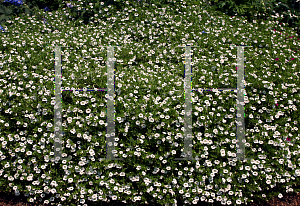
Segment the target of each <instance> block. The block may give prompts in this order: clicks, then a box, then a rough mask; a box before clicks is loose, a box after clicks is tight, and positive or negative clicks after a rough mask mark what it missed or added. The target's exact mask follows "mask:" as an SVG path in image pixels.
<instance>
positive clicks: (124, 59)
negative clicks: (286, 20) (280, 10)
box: [0, 1, 300, 205]
mask: <svg viewBox="0 0 300 206" xmlns="http://www.w3.org/2000/svg"><path fill="white" fill-rule="evenodd" d="M64 3H65V2H64ZM66 4H67V7H66V8H63V9H61V10H59V11H56V12H50V11H47V18H44V19H41V18H37V17H36V16H33V17H30V16H29V15H24V16H22V17H17V18H15V19H13V20H11V21H9V23H13V26H7V27H5V28H7V31H6V32H4V33H3V35H1V37H0V38H1V42H2V44H1V45H0V47H1V49H0V57H1V58H0V68H1V69H0V95H1V98H0V158H1V161H0V164H1V166H0V179H1V182H3V183H4V185H6V186H7V188H5V189H7V191H8V190H11V189H13V190H14V191H15V194H16V195H18V194H20V191H22V192H24V193H25V194H26V195H27V197H28V200H29V201H30V202H33V201H41V202H43V203H44V204H49V203H55V204H56V205H72V204H74V202H75V201H76V204H77V203H78V202H79V203H80V204H82V205H89V203H91V202H92V201H94V202H96V201H104V202H112V201H122V202H124V203H126V204H128V205H141V204H144V203H148V204H149V205H159V204H161V205H166V204H169V205H171V204H177V205H184V204H188V205H192V204H197V203H199V204H201V202H202V201H205V202H210V203H215V202H218V203H219V202H220V203H221V204H222V205H226V204H227V205H233V204H236V205H244V204H245V203H246V202H250V201H251V200H253V199H264V198H266V196H267V195H266V194H267V192H268V189H269V188H273V187H274V186H275V185H276V184H277V185H278V184H279V183H280V184H285V185H286V191H288V192H290V191H292V190H293V188H292V186H291V185H292V184H293V183H294V182H297V181H299V176H300V170H299V169H297V168H298V167H299V163H298V162H297V160H298V159H299V158H300V157H299V156H300V155H299V153H298V150H299V148H298V146H297V145H299V141H300V140H299V131H298V127H299V126H298V124H299V120H298V117H299V106H298V105H300V104H299V100H300V99H299V95H298V94H299V90H300V88H299V82H300V81H299V64H298V63H297V62H298V61H299V56H298V55H297V52H296V51H299V49H300V48H299V38H297V36H296V34H295V32H294V31H293V30H290V29H288V28H286V27H285V25H284V24H283V25H280V24H278V22H277V21H276V19H275V21H274V22H273V21H263V22H262V23H261V24H258V23H257V22H256V21H253V22H247V21H246V20H245V19H243V18H236V17H234V16H233V17H230V16H226V15H218V14H216V13H213V12H208V11H207V10H204V9H201V5H200V6H199V5H198V4H189V3H188V2H182V3H180V4H179V5H176V7H175V8H172V7H156V6H155V5H152V6H151V5H150V6H149V7H145V8H144V7H141V8H140V7H138V8H134V7H132V6H129V5H128V4H129V3H128V2H125V3H124V4H125V5H126V8H124V9H122V10H120V11H116V10H115V8H114V6H112V5H108V6H107V7H104V2H100V5H102V6H103V8H101V9H100V10H99V12H98V13H96V14H95V15H94V17H93V19H92V20H91V21H90V23H89V24H88V25H82V24H80V23H82V21H80V22H75V21H72V16H71V14H70V12H71V11H70V10H71V9H70V8H71V7H72V6H73V5H74V6H75V7H77V6H78V8H80V7H81V8H80V9H82V10H84V9H86V10H89V9H92V8H93V7H94V6H95V4H96V3H89V4H88V5H85V4H84V2H82V1H78V2H77V1H76V2H74V4H73V5H71V4H69V3H66ZM83 4H84V6H85V8H82V7H83ZM142 8H144V9H142ZM46 10H47V9H46ZM46 10H45V8H44V10H42V11H41V15H42V14H44V12H45V11H46ZM100 17H101V18H100ZM68 18H69V19H70V21H69V20H66V19H68ZM104 19H105V20H104ZM51 26H53V28H56V29H55V30H53V29H52V28H51ZM0 29H3V28H2V27H0ZM41 32H43V33H41ZM21 34H22V35H21ZM25 34H26V35H25ZM283 34H284V35H283ZM287 36H291V37H293V38H285V37H287ZM13 37H16V38H13ZM57 45H58V46H62V47H61V50H60V52H61V53H58V54H57V50H55V49H54V47H55V46H57ZM186 45H193V46H194V47H191V50H190V57H191V59H190V62H191V65H190V66H191V67H190V68H191V77H192V78H191V80H192V81H191V88H193V89H194V90H193V91H192V92H191V95H189V94H188V93H187V92H186V88H188V87H187V86H188V85H187V84H189V79H188V81H185V80H186V79H187V78H188V76H187V75H186V72H187V71H186V69H187V68H188V67H187V62H188V61H189V59H187V58H186V55H187V56H189V55H188V54H187V53H188V52H187V53H185V51H186V49H187V48H188V47H186ZM233 45H248V46H249V47H246V46H245V47H244V49H243V51H244V53H243V56H244V60H243V61H244V63H243V64H244V80H243V83H244V86H245V87H244V125H245V131H244V132H245V135H244V136H245V139H244V140H245V142H244V143H245V144H244V146H245V150H244V151H245V157H246V158H249V159H246V160H244V161H239V160H238V159H237V144H238V143H237V132H238V131H236V130H237V128H238V127H237V124H238V121H239V120H238V117H237V116H238V113H237V112H238V111H237V110H238V108H237V106H236V104H237V93H236V90H237V89H236V88H237V78H238V75H237V73H238V71H239V70H238V69H239V66H238V65H237V59H238V55H237V51H238V50H237V47H235V46H233ZM109 46H115V47H114V48H113V49H112V50H109V49H111V48H110V47H109ZM109 51H110V52H111V51H113V54H114V58H113V61H114V64H113V65H114V66H113V69H112V70H113V71H112V72H111V71H110V70H109V68H110V67H109V66H108V65H109V64H108V63H107V62H109V61H107V55H108V53H109ZM59 58H61V62H59ZM57 65H59V66H60V69H61V73H62V74H61V76H60V73H58V74H56V73H55V72H57V70H56V68H57V67H56V66H57ZM112 74H113V76H114V77H111V76H112ZM109 77H111V78H109ZM54 78H55V79H54ZM109 79H112V81H114V85H113V90H114V96H113V100H110V98H109V97H108V95H107V94H108V92H107V91H106V88H111V87H110V86H111V85H112V84H111V85H109ZM59 81H61V87H62V88H61V96H58V98H56V93H55V91H57V88H56V90H55V87H54V85H56V84H55V83H58V82H59ZM220 88H225V89H220ZM226 89H227V90H226ZM91 90H93V91H91ZM57 99H59V100H60V101H61V104H60V105H61V108H62V110H61V112H60V114H61V122H62V124H61V125H62V130H63V132H62V134H63V136H62V156H63V157H64V158H66V157H72V159H70V160H62V161H60V162H59V164H56V163H55V161H54V160H53V158H54V156H55V153H54V151H55V147H54V145H55V144H54V140H55V139H56V138H57V136H56V135H55V131H56V130H55V128H56V127H57V126H56V125H55V123H54V118H53V117H54V113H55V112H54V111H55V105H56V103H57V102H56V101H57ZM188 102H191V103H192V113H191V119H192V141H191V143H189V144H190V145H188V146H190V147H192V156H193V158H194V160H193V161H190V160H182V161H177V160H176V158H180V157H183V156H184V147H185V146H186V145H185V141H184V140H185V138H187V137H186V133H185V132H186V127H185V122H186V116H189V115H186V114H187V112H186V105H187V103H188ZM109 105H110V106H111V105H113V107H114V109H115V114H114V115H111V114H108V113H107V110H108V106H109ZM109 115H110V116H109ZM108 116H109V117H110V118H111V116H112V119H114V128H115V136H114V142H113V145H114V146H115V148H114V155H115V157H117V158H123V159H124V160H123V161H121V160H115V161H105V157H106V155H107V151H108V145H110V144H111V143H108V142H107V141H106V140H107V137H108V134H107V129H108V127H107V125H108V119H109V117H108ZM239 118H241V117H239ZM16 180H17V181H16ZM1 184H2V183H1ZM280 192H281V191H276V192H275V193H274V194H273V195H275V196H280V197H281V196H282V194H281V193H280ZM99 204H101V203H99Z"/></svg>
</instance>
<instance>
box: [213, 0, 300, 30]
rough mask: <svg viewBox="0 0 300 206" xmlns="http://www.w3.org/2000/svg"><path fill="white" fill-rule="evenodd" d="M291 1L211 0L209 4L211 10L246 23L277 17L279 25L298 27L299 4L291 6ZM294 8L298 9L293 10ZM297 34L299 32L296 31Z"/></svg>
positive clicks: (299, 21) (299, 20) (299, 22)
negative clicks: (243, 20)
mask: <svg viewBox="0 0 300 206" xmlns="http://www.w3.org/2000/svg"><path fill="white" fill-rule="evenodd" d="M293 3H294V1H293V0H283V1H279V0H255V1H253V0H242V1H241V0H230V1H228V0H212V1H211V2H209V4H210V6H211V8H212V9H213V10H215V11H221V12H223V13H225V14H227V15H228V16H234V15H237V16H239V17H241V16H244V17H245V18H246V19H247V20H248V21H253V20H254V19H256V20H261V19H269V18H270V19H272V20H273V18H274V17H272V16H276V14H278V15H279V17H278V20H279V23H288V24H289V27H293V28H295V27H297V28H298V27H299V24H300V19H299V17H291V15H293V14H294V15H297V16H300V10H299V3H297V4H298V5H293ZM295 6H296V8H297V6H298V9H295ZM298 34H299V30H298Z"/></svg>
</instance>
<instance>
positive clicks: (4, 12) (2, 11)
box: [0, 5, 12, 15]
mask: <svg viewBox="0 0 300 206" xmlns="http://www.w3.org/2000/svg"><path fill="white" fill-rule="evenodd" d="M0 8H1V10H0V12H1V13H3V14H5V15H10V14H11V13H12V10H11V9H8V8H7V7H4V6H2V5H1V7H0Z"/></svg>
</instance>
